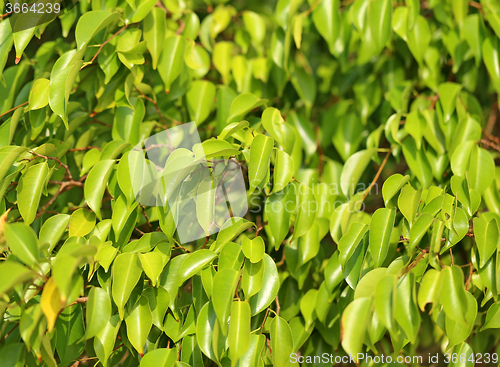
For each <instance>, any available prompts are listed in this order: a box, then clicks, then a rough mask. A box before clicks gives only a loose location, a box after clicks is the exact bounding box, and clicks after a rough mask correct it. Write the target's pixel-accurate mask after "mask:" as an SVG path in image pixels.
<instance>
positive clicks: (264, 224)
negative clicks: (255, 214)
mask: <svg viewBox="0 0 500 367" xmlns="http://www.w3.org/2000/svg"><path fill="white" fill-rule="evenodd" d="M267 223H268V222H267V221H266V222H264V223H262V224H261V225H260V226H258V227H257V231H255V237H257V236H258V235H259V233H260V231H262V230H263V229H264V227H265V226H266V225H267Z"/></svg>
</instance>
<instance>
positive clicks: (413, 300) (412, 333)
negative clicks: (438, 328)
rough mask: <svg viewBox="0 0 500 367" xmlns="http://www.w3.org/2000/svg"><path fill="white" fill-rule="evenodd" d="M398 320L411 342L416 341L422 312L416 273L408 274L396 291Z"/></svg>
mask: <svg viewBox="0 0 500 367" xmlns="http://www.w3.org/2000/svg"><path fill="white" fill-rule="evenodd" d="M395 311H396V312H395V315H396V321H397V322H398V324H399V325H400V326H401V327H402V328H403V330H404V332H405V333H406V336H407V337H408V339H409V340H410V342H411V343H414V342H415V340H416V338H417V336H418V330H419V329H420V321H421V319H420V312H419V310H418V307H417V293H416V288H415V275H414V274H413V273H408V274H406V275H405V276H404V277H403V278H402V279H401V280H400V281H399V284H398V288H397V291H396V310H395Z"/></svg>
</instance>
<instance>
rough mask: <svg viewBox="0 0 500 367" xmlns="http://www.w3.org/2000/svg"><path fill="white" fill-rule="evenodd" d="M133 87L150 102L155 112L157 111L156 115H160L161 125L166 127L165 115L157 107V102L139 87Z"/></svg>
mask: <svg viewBox="0 0 500 367" xmlns="http://www.w3.org/2000/svg"><path fill="white" fill-rule="evenodd" d="M135 89H136V90H137V91H138V92H139V94H140V95H141V96H143V97H144V98H145V99H147V100H148V101H149V102H151V103H152V104H153V105H154V106H155V109H156V112H157V113H158V116H160V118H161V121H162V122H163V125H165V129H166V128H167V127H168V125H167V120H165V117H163V115H162V114H161V112H160V107H158V103H157V102H156V101H155V100H154V99H153V98H150V97H148V96H147V95H145V94H144V93H142V92H141V90H140V89H139V88H135Z"/></svg>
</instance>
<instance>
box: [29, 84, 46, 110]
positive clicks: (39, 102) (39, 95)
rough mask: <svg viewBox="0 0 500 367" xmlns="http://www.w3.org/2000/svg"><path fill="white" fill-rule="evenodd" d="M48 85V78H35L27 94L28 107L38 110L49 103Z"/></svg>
mask: <svg viewBox="0 0 500 367" xmlns="http://www.w3.org/2000/svg"><path fill="white" fill-rule="evenodd" d="M49 85H50V80H48V79H44V78H40V79H37V80H35V82H34V83H33V86H32V87H31V91H30V96H29V102H30V103H29V106H28V108H29V109H30V110H38V109H40V108H43V107H45V106H47V105H48V104H49Z"/></svg>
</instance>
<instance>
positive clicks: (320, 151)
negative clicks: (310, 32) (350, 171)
mask: <svg viewBox="0 0 500 367" xmlns="http://www.w3.org/2000/svg"><path fill="white" fill-rule="evenodd" d="M313 6H314V5H313ZM315 132H316V146H317V149H318V155H319V160H318V174H319V175H320V176H321V172H322V171H323V164H324V161H325V155H324V154H323V148H321V140H320V134H319V127H318V126H317V125H316V126H315Z"/></svg>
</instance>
